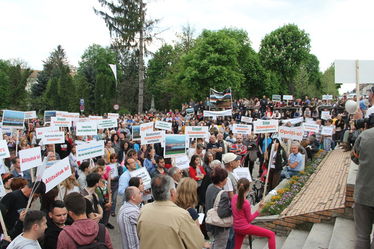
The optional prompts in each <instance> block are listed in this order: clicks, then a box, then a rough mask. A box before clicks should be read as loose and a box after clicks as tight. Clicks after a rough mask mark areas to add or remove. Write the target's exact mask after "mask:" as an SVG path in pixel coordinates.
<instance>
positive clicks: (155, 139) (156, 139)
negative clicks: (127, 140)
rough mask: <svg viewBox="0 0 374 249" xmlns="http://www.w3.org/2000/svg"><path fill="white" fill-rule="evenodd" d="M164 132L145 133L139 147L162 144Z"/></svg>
mask: <svg viewBox="0 0 374 249" xmlns="http://www.w3.org/2000/svg"><path fill="white" fill-rule="evenodd" d="M164 136H165V131H151V132H145V133H143V134H142V136H141V142H140V143H141V145H143V144H157V143H164V139H165V138H164Z"/></svg>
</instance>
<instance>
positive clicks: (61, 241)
mask: <svg viewBox="0 0 374 249" xmlns="http://www.w3.org/2000/svg"><path fill="white" fill-rule="evenodd" d="M98 232H99V225H98V224H97V223H96V222H95V221H93V220H90V219H83V220H76V221H74V223H73V224H72V225H71V226H65V227H64V229H63V230H62V231H61V232H60V235H59V236H58V240H57V249H76V248H77V245H87V244H90V243H92V242H93V241H94V240H95V239H96V236H97V234H98ZM105 244H106V245H107V246H108V248H110V249H113V246H112V242H111V240H110V236H109V232H108V230H107V229H105Z"/></svg>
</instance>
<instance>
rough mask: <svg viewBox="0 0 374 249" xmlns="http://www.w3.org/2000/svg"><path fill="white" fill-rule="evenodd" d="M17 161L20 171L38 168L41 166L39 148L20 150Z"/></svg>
mask: <svg viewBox="0 0 374 249" xmlns="http://www.w3.org/2000/svg"><path fill="white" fill-rule="evenodd" d="M19 161H20V164H21V170H22V171H25V170H28V169H31V168H34V167H37V166H39V165H40V164H42V156H41V148H40V147H34V148H31V149H26V150H20V151H19Z"/></svg>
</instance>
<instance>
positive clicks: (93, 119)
mask: <svg viewBox="0 0 374 249" xmlns="http://www.w3.org/2000/svg"><path fill="white" fill-rule="evenodd" d="M88 118H89V119H90V120H91V121H95V120H102V119H103V116H91V115H90V116H88Z"/></svg>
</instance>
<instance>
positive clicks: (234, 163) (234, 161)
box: [222, 152, 242, 199]
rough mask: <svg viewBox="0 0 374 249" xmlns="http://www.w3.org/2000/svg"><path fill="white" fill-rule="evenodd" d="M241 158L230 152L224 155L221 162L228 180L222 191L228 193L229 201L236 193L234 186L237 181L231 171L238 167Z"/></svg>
mask: <svg viewBox="0 0 374 249" xmlns="http://www.w3.org/2000/svg"><path fill="white" fill-rule="evenodd" d="M241 158H242V157H241V156H238V155H235V154H234V153H231V152H230V153H226V154H224V155H223V157H222V162H223V164H224V166H225V169H226V170H227V173H228V179H227V183H226V185H225V187H224V189H225V190H227V191H228V194H229V197H230V199H231V198H232V197H233V196H234V194H236V192H237V189H236V186H237V183H238V180H237V179H236V177H235V176H234V174H233V171H234V169H236V168H237V167H239V165H240V160H241Z"/></svg>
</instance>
